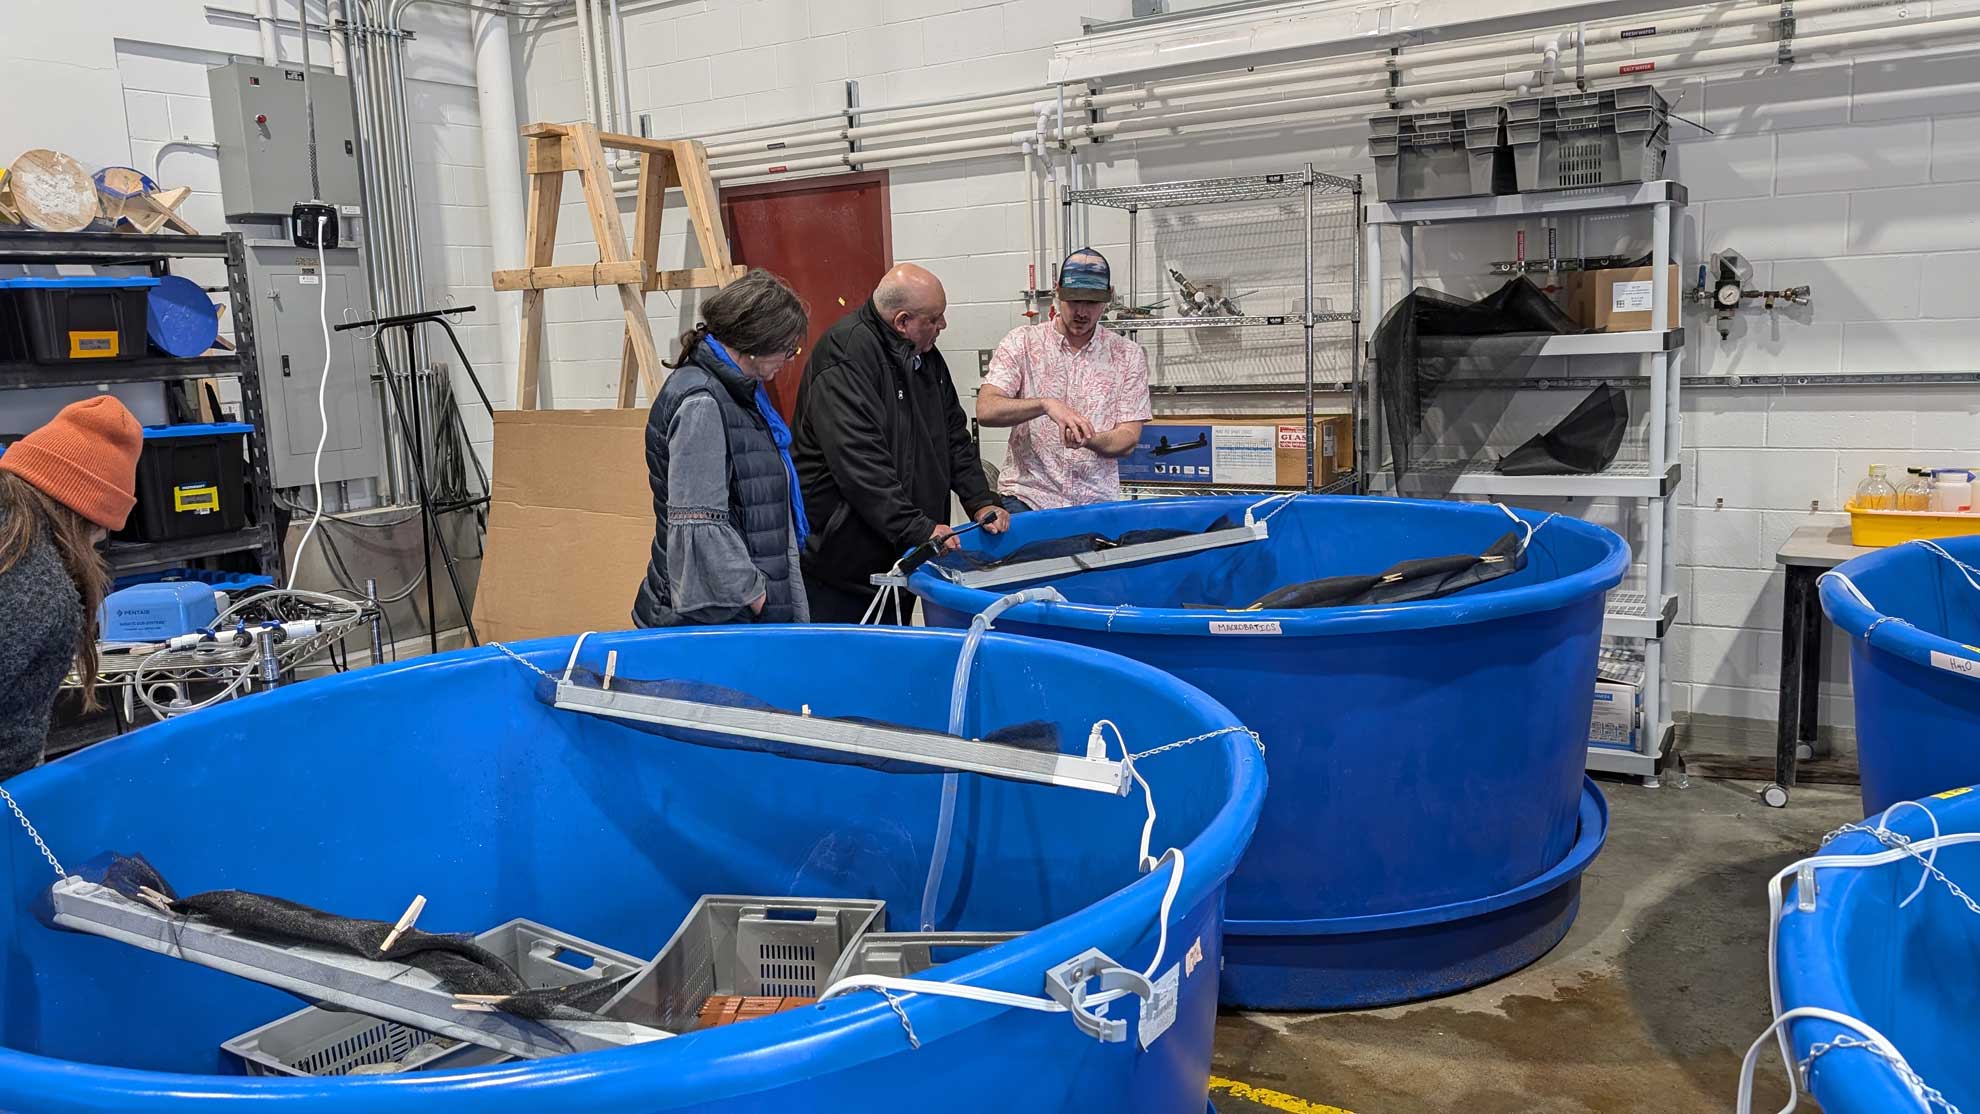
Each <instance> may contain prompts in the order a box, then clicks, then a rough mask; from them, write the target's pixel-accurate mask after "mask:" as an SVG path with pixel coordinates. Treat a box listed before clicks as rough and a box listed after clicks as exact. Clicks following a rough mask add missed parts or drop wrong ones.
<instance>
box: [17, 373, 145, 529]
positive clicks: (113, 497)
mask: <svg viewBox="0 0 1980 1114" xmlns="http://www.w3.org/2000/svg"><path fill="white" fill-rule="evenodd" d="M143 448H144V427H143V426H140V425H139V424H138V420H137V419H136V418H134V417H132V416H131V412H130V411H129V410H126V409H124V404H123V403H121V402H118V401H117V400H116V399H115V398H113V397H112V396H110V395H98V396H96V397H95V398H91V399H84V400H83V401H81V402H76V403H71V404H69V405H68V406H65V407H63V408H62V412H61V413H60V414H57V415H55V418H54V420H53V421H51V422H49V423H48V424H47V425H45V426H42V427H41V428H40V429H37V430H35V431H34V432H33V433H30V434H28V435H27V436H26V437H23V438H21V439H20V440H19V441H16V442H14V443H13V444H12V445H9V446H7V451H6V453H5V454H4V455H0V469H4V470H5V471H8V472H12V473H14V474H15V475H17V476H19V477H20V478H22V479H24V480H26V481H27V482H29V483H31V484H33V485H34V486H35V487H37V488H39V489H41V492H42V494H44V495H46V496H48V497H49V498H50V499H53V500H55V501H56V502H57V503H60V504H62V505H63V506H65V507H67V508H69V509H70V510H72V511H74V512H76V513H77V514H79V515H81V516H83V517H84V518H86V519H89V520H90V521H91V522H94V523H96V524H97V525H98V526H101V527H103V528H104V529H105V530H121V529H123V528H124V522H125V520H126V519H128V518H129V517H130V515H131V508H132V507H133V506H135V505H136V504H137V462H138V452H139V450H141V449H143Z"/></svg>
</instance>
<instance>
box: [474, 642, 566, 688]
mask: <svg viewBox="0 0 1980 1114" xmlns="http://www.w3.org/2000/svg"><path fill="white" fill-rule="evenodd" d="M488 645H490V646H493V647H495V648H496V649H497V650H500V651H502V653H504V654H506V655H508V656H509V657H512V658H514V659H516V660H517V661H519V662H521V663H523V666H524V667H525V668H527V669H528V670H529V671H530V672H531V673H534V674H536V675H537V676H538V677H541V678H543V679H544V680H546V681H555V680H556V679H557V678H555V677H552V676H551V675H550V674H548V673H546V672H544V671H543V669H542V667H541V666H539V665H537V664H536V663H535V662H533V661H531V660H529V659H528V658H526V657H523V656H522V655H521V654H518V653H516V652H515V651H514V650H511V649H509V648H508V647H507V646H504V645H503V644H502V643H500V642H490V643H488Z"/></svg>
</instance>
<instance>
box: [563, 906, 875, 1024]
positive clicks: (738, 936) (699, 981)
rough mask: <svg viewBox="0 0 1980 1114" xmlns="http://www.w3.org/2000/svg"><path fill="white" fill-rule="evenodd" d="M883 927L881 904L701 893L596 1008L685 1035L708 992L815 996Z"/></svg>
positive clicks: (612, 1014)
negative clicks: (656, 948) (863, 940)
mask: <svg viewBox="0 0 1980 1114" xmlns="http://www.w3.org/2000/svg"><path fill="white" fill-rule="evenodd" d="M886 927H887V903H886V902H884V901H865V900H849V899H848V900H841V899H825V898H808V897H734V896H720V895H716V896H708V897H703V898H702V899H701V900H700V901H697V902H695V903H694V908H693V909H690V910H688V915H687V919H685V920H683V921H682V922H681V927H679V928H678V929H675V930H674V935H673V936H672V938H670V939H669V940H668V941H667V946H666V947H664V948H661V949H660V954H659V955H656V956H654V957H653V960H652V962H650V963H648V964H647V965H646V966H645V967H643V968H642V969H641V970H640V972H639V975H638V977H637V978H635V979H633V980H632V981H631V982H630V983H628V984H626V987H625V989H624V990H621V991H620V992H619V993H618V996H617V997H615V998H613V999H612V1000H611V1001H610V1002H608V1003H606V1005H605V1009H604V1010H603V1011H601V1012H603V1013H604V1014H605V1016H607V1017H610V1018H614V1019H616V1020H619V1021H631V1022H634V1023H636V1024H640V1025H650V1026H652V1027H654V1028H657V1029H664V1030H666V1031H667V1032H670V1033H686V1032H688V1031H690V1030H692V1029H693V1028H694V1027H695V1025H696V1024H697V1022H698V1020H699V1016H700V1013H701V1005H702V1003H703V1002H705V1001H707V1000H708V997H709V995H712V994H724V995H730V994H733V995H742V996H745V997H772V998H816V997H818V992H819V991H821V990H823V989H824V988H825V987H827V986H829V985H831V984H830V981H829V980H828V979H826V978H825V976H826V975H827V974H828V973H829V972H830V971H831V970H832V968H833V967H834V966H835V965H836V964H837V963H838V962H839V957H840V956H841V955H843V954H845V952H846V951H847V950H848V949H850V948H851V947H852V946H853V944H854V942H855V941H857V940H858V939H859V938H860V936H861V935H862V934H863V933H865V932H867V931H868V930H873V931H881V930H884V929H885V928H886Z"/></svg>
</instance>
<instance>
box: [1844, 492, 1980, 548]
mask: <svg viewBox="0 0 1980 1114" xmlns="http://www.w3.org/2000/svg"><path fill="white" fill-rule="evenodd" d="M1843 509H1844V510H1846V511H1848V512H1849V540H1850V541H1851V542H1852V543H1854V544H1856V545H1863V546H1880V547H1881V546H1886V545H1902V544H1903V543H1905V542H1912V541H1918V540H1920V539H1923V538H1957V537H1962V536H1964V535H1967V534H1980V514H1955V513H1953V512H1950V511H1867V510H1863V509H1861V508H1859V507H1858V506H1857V505H1856V504H1855V503H1850V504H1848V505H1846V506H1844V507H1843Z"/></svg>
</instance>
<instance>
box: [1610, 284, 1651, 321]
mask: <svg viewBox="0 0 1980 1114" xmlns="http://www.w3.org/2000/svg"><path fill="white" fill-rule="evenodd" d="M1651 286H1652V283H1651V282H1650V280H1649V279H1644V280H1643V281H1642V282H1619V283H1617V284H1616V285H1615V290H1614V293H1613V294H1612V295H1611V296H1610V297H1609V312H1611V313H1647V312H1649V309H1650V299H1651V298H1653V297H1654V296H1655V295H1654V294H1653V293H1652V291H1651Z"/></svg>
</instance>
